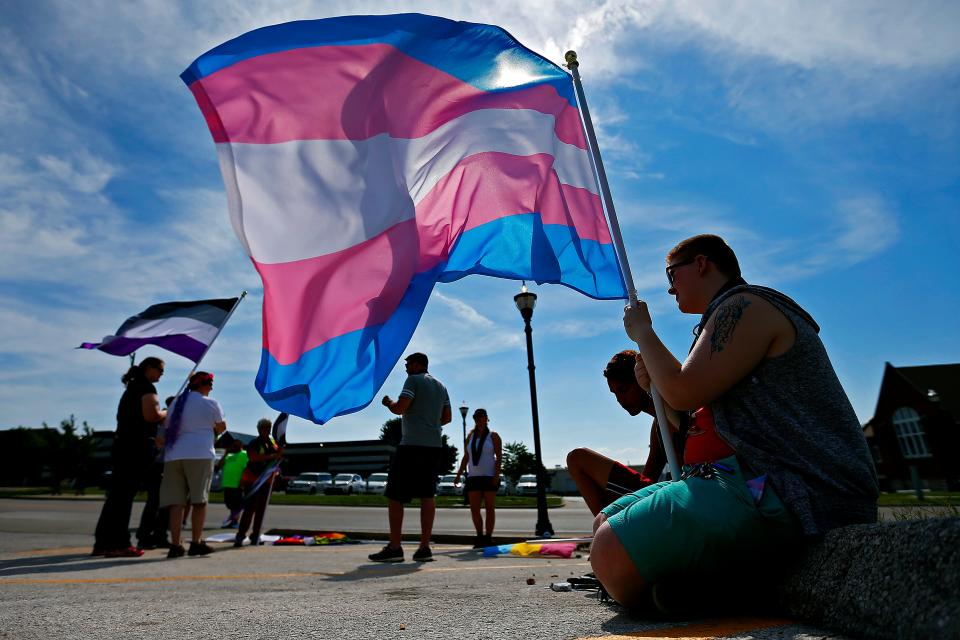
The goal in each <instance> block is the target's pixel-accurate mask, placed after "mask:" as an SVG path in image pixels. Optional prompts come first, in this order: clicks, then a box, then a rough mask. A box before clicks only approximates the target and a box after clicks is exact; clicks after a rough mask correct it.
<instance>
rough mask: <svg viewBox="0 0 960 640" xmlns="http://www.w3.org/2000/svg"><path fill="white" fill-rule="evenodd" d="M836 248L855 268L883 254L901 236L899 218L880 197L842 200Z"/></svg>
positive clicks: (836, 231) (838, 208)
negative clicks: (858, 264) (864, 261)
mask: <svg viewBox="0 0 960 640" xmlns="http://www.w3.org/2000/svg"><path fill="white" fill-rule="evenodd" d="M837 212H838V213H839V214H840V216H839V218H840V219H839V222H838V225H837V227H836V230H835V233H836V240H835V241H834V246H835V248H836V250H837V251H838V252H840V253H842V254H846V256H847V262H848V263H849V264H855V263H857V262H862V261H863V260H866V259H867V258H870V257H871V256H874V255H877V254H879V253H882V252H883V251H884V250H886V249H887V247H889V246H891V245H892V244H894V243H895V242H896V241H897V239H898V238H899V236H900V226H899V224H898V222H897V216H896V214H895V213H894V212H893V211H892V210H891V208H890V207H889V206H888V205H887V203H886V202H884V201H883V199H881V198H880V197H878V196H874V195H864V196H859V197H854V198H848V199H845V200H841V201H840V202H839V203H838V204H837Z"/></svg>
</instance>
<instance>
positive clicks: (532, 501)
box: [210, 493, 563, 509]
mask: <svg viewBox="0 0 960 640" xmlns="http://www.w3.org/2000/svg"><path fill="white" fill-rule="evenodd" d="M210 501H211V502H213V501H214V499H213V496H212V495H211V498H210ZM270 504H307V505H311V504H312V505H320V506H338V507H386V506H387V499H386V498H385V497H383V496H371V495H356V496H343V495H335V496H309V495H303V494H295V495H287V494H285V493H275V494H273V497H272V498H271V499H270ZM412 504H413V505H414V506H417V505H419V504H420V501H419V500H414V501H413V503H412ZM562 505H563V498H561V497H560V496H547V507H548V508H555V507H559V506H562ZM437 506H438V507H440V508H447V507H451V508H455V507H462V506H463V498H462V497H461V496H437ZM536 506H537V499H536V498H530V497H521V496H497V508H500V509H535V508H536Z"/></svg>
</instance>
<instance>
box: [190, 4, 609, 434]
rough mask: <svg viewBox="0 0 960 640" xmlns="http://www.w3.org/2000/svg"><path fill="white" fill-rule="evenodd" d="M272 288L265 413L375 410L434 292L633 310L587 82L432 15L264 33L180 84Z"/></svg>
mask: <svg viewBox="0 0 960 640" xmlns="http://www.w3.org/2000/svg"><path fill="white" fill-rule="evenodd" d="M181 77H182V78H183V80H184V82H186V84H187V85H188V86H189V87H190V90H191V91H192V92H193V95H194V97H195V98H196V100H197V103H198V104H199V106H200V109H201V110H202V112H203V115H204V117H205V118H206V121H207V125H208V126H209V128H210V131H211V133H212V134H213V138H214V141H215V142H216V145H217V152H218V154H219V158H220V168H221V172H222V173H223V178H224V182H225V184H226V191H227V199H228V204H229V208H230V217H231V221H232V223H233V228H234V230H235V231H236V233H237V236H238V238H239V239H240V242H241V243H242V244H243V246H244V248H245V249H246V250H247V252H248V253H249V255H250V257H251V259H252V261H253V264H254V266H255V267H256V269H257V271H258V272H259V273H260V276H261V278H262V279H263V287H264V302H263V352H262V358H261V363H260V370H259V372H258V374H257V379H256V386H257V389H258V390H259V391H260V393H261V395H262V396H263V398H264V399H265V400H266V401H267V403H268V404H269V405H270V406H272V407H273V408H274V409H277V410H278V411H286V412H289V413H291V414H294V415H298V416H301V417H303V418H307V419H309V420H312V421H314V422H317V423H321V424H322V423H323V422H325V421H327V420H329V419H330V418H332V417H334V416H337V415H341V414H345V413H350V412H352V411H356V410H358V409H361V408H363V407H364V406H366V405H367V404H368V403H369V402H370V400H371V399H372V398H373V397H374V395H375V394H376V393H377V391H378V390H379V388H380V386H381V385H382V384H383V381H384V380H385V379H386V377H387V375H388V374H389V372H390V370H391V369H392V368H393V366H394V365H395V364H396V362H397V360H398V359H399V357H400V356H401V355H402V353H403V350H404V348H405V347H406V345H407V343H408V342H409V340H410V338H411V336H412V335H413V332H414V329H415V328H416V326H417V322H418V321H419V319H420V316H421V314H422V313H423V310H424V307H425V306H426V303H427V298H428V297H429V296H430V292H431V291H432V290H433V287H434V285H435V284H436V283H437V282H450V281H453V280H457V279H459V278H462V277H464V276H466V275H468V274H474V273H476V274H485V275H492V276H498V277H501V278H513V279H521V278H524V279H528V280H535V281H537V282H541V283H543V282H551V283H560V284H564V285H566V286H568V287H571V288H573V289H576V290H577V291H580V292H582V293H584V294H586V295H588V296H591V297H593V298H601V299H615V298H624V297H626V293H625V288H624V285H623V280H622V278H621V275H620V271H619V268H618V266H617V262H616V258H615V255H614V249H613V245H612V243H611V239H610V233H609V231H608V228H607V225H606V221H605V220H604V216H603V210H602V208H601V204H600V198H599V196H598V193H599V189H598V186H597V182H596V179H595V177H594V174H593V171H592V166H591V164H590V157H589V155H588V151H587V148H586V142H585V138H584V134H583V129H582V124H581V121H580V114H579V111H578V109H577V106H576V104H575V98H574V92H573V87H572V81H571V78H570V76H569V75H568V74H567V73H566V72H565V71H563V70H562V69H560V68H559V67H557V66H556V65H554V64H552V63H551V62H549V61H547V60H545V59H544V58H542V57H540V56H539V55H537V54H535V53H533V52H532V51H530V50H528V49H526V48H524V47H523V46H522V45H521V44H519V43H518V42H517V41H516V40H514V39H513V37H512V36H511V35H510V34H508V33H507V32H506V31H504V30H503V29H500V28H499V27H494V26H490V25H482V24H471V23H466V22H453V21H450V20H446V19H442V18H435V17H431V16H424V15H419V14H405V15H387V16H350V17H342V18H332V19H328V20H315V21H304V22H291V23H287V24H281V25H276V26H272V27H266V28H263V29H258V30H256V31H251V32H250V33H246V34H244V35H242V36H240V37H238V38H236V39H234V40H231V41H229V42H226V43H224V44H222V45H220V46H218V47H216V48H215V49H212V50H211V51H209V52H207V53H205V54H204V55H202V56H200V57H199V58H198V59H197V60H196V61H195V62H194V63H193V64H192V65H190V67H189V68H188V69H187V70H186V71H184V73H183V74H182V76H181Z"/></svg>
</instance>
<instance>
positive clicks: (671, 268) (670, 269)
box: [665, 256, 699, 287]
mask: <svg viewBox="0 0 960 640" xmlns="http://www.w3.org/2000/svg"><path fill="white" fill-rule="evenodd" d="M698 257H699V256H694V257H692V258H690V259H689V260H683V261H681V262H678V263H676V264H672V265H670V266H669V267H667V268H666V269H665V271H666V272H667V280H668V281H669V282H670V286H671V287H672V286H673V272H674V271H676V270H677V269H679V268H680V267H685V266H687V265H688V264H693V263H694V262H696V261H697V258H698Z"/></svg>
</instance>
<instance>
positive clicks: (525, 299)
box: [513, 284, 553, 538]
mask: <svg viewBox="0 0 960 640" xmlns="http://www.w3.org/2000/svg"><path fill="white" fill-rule="evenodd" d="M513 301H514V302H515V303H516V305H517V309H519V311H520V316H521V317H522V318H523V324H524V329H523V331H524V333H525V334H526V335H527V371H528V372H529V373H530V408H531V411H532V413H533V452H534V457H535V458H536V465H537V528H536V535H537V537H538V538H550V537H553V525H552V524H550V518H549V516H548V515H547V489H546V486H545V485H546V478H545V477H544V475H545V474H544V468H543V457H542V456H541V454H540V416H539V414H538V412H537V378H536V375H535V374H534V369H535V368H536V367H534V365H533V329H532V328H531V327H530V319H531V318H533V307H534V306H535V305H536V304H537V294H535V293H531V292H529V291H527V285H526V284H524V285H523V286H522V287H521V288H520V293H518V294H517V295H515V296H513Z"/></svg>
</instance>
